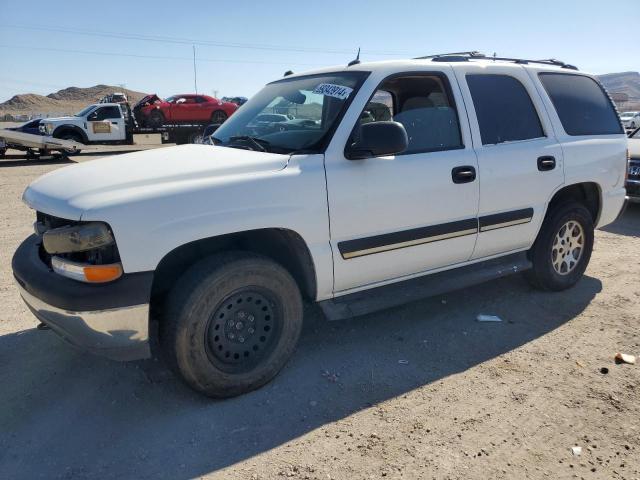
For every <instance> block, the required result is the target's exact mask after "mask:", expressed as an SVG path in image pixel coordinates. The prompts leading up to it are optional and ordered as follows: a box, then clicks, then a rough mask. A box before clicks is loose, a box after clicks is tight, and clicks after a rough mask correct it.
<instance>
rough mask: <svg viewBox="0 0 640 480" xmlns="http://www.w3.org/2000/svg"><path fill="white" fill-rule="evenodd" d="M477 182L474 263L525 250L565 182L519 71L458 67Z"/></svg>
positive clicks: (531, 90) (558, 152)
mask: <svg viewBox="0 0 640 480" xmlns="http://www.w3.org/2000/svg"><path fill="white" fill-rule="evenodd" d="M456 76H457V77H458V83H459V84H460V86H461V90H462V95H463V97H464V100H465V104H466V105H467V110H468V113H469V122H470V124H471V130H472V134H473V144H474V148H475V150H476V153H477V155H478V166H479V172H478V173H479V177H480V205H479V210H478V217H479V226H480V232H479V234H478V242H477V244H476V247H475V250H474V253H473V258H474V259H478V258H483V257H488V256H492V255H496V254H502V253H506V252H511V251H516V250H523V249H526V248H529V247H530V246H531V244H532V243H533V242H534V240H535V238H536V235H537V232H538V230H539V227H540V225H541V223H542V220H543V218H544V215H545V211H546V206H547V202H548V201H549V199H551V197H552V196H553V193H554V192H555V191H556V190H557V189H558V188H559V187H560V186H561V185H562V184H563V183H564V169H563V165H562V164H563V154H562V148H561V147H560V144H559V143H558V140H557V138H556V136H555V132H554V131H553V127H552V125H551V122H550V121H549V119H548V117H547V114H546V111H545V109H544V107H543V104H542V102H541V98H540V94H539V93H538V91H537V90H536V88H535V85H534V83H533V81H532V80H531V78H530V76H529V75H528V73H527V71H526V70H525V69H524V68H523V67H522V66H520V65H516V64H504V65H491V71H490V73H488V72H487V68H486V66H485V65H481V64H474V63H472V62H469V63H468V64H465V65H460V66H459V68H456Z"/></svg>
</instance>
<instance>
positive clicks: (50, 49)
mask: <svg viewBox="0 0 640 480" xmlns="http://www.w3.org/2000/svg"><path fill="white" fill-rule="evenodd" d="M0 48H12V49H20V50H41V51H45V52H60V53H79V54H83V55H103V56H109V57H131V58H144V59H151V60H180V61H184V60H188V61H190V62H192V61H193V57H175V56H167V55H138V54H135V53H120V52H100V51H95V50H75V49H68V48H53V47H27V46H24V45H6V44H0ZM198 61H199V62H210V63H240V64H242V63H248V64H252V63H255V64H263V65H281V66H286V65H306V66H318V64H317V63H299V62H287V61H283V62H266V61H262V60H235V59H216V58H201V57H198Z"/></svg>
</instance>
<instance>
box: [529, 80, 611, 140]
mask: <svg viewBox="0 0 640 480" xmlns="http://www.w3.org/2000/svg"><path fill="white" fill-rule="evenodd" d="M539 76H540V81H541V82H542V85H543V86H544V88H545V90H546V91H547V94H548V95H549V97H550V98H551V102H552V103H553V106H554V107H555V109H556V112H558V117H560V122H561V123H562V126H563V128H564V130H565V132H567V135H572V136H577V135H611V134H616V133H624V131H623V129H622V125H621V124H620V120H619V119H618V114H617V113H616V110H615V108H614V107H613V104H612V103H611V100H610V99H609V96H608V95H607V94H606V92H605V90H604V89H603V88H602V87H601V86H600V84H599V83H597V82H596V81H595V80H594V79H592V78H590V77H586V76H584V75H573V74H567V73H540V74H539Z"/></svg>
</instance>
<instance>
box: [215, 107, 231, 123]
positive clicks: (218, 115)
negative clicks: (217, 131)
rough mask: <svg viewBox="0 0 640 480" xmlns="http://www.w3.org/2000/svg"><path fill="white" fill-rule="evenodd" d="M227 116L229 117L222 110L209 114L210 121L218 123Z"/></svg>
mask: <svg viewBox="0 0 640 480" xmlns="http://www.w3.org/2000/svg"><path fill="white" fill-rule="evenodd" d="M227 118H229V116H228V115H227V114H226V113H225V112H223V111H222V110H216V111H215V112H213V113H212V114H211V123H214V124H216V125H220V124H222V123H224V121H225V120H226V119H227Z"/></svg>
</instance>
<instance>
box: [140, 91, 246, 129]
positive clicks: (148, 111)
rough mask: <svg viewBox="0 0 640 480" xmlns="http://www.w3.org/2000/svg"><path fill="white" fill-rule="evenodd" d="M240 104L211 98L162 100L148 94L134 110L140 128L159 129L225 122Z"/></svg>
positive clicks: (177, 97) (192, 95)
mask: <svg viewBox="0 0 640 480" xmlns="http://www.w3.org/2000/svg"><path fill="white" fill-rule="evenodd" d="M237 109H238V105H236V104H235V103H231V102H223V101H222V100H218V99H217V98H213V97H209V96H208V95H195V94H184V95H173V96H171V97H169V98H167V99H165V100H161V99H160V98H159V97H158V96H157V95H155V94H153V95H147V96H146V97H144V98H143V99H142V100H140V101H139V102H138V103H137V104H136V105H135V106H134V108H133V112H134V115H135V116H136V118H137V119H138V120H139V122H140V124H141V126H147V127H152V128H158V127H161V126H163V125H165V124H178V123H199V124H202V123H205V124H209V123H217V124H221V123H223V122H224V121H225V120H226V119H227V118H229V117H230V116H231V115H232V114H233V112H235V111H236V110H237Z"/></svg>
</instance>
